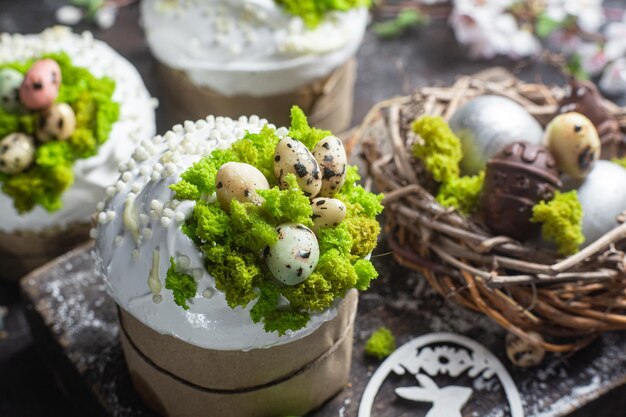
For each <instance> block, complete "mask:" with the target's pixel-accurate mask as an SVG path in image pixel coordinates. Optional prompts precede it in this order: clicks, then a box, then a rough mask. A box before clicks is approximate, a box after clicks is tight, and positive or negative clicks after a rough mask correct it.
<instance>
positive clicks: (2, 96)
mask: <svg viewBox="0 0 626 417" xmlns="http://www.w3.org/2000/svg"><path fill="white" fill-rule="evenodd" d="M23 81H24V76H23V75H22V74H21V73H20V72H19V71H16V70H14V69H11V68H5V69H3V70H0V106H2V108H3V109H4V110H6V111H7V112H9V113H14V112H16V111H18V110H19V109H20V107H21V104H20V86H21V85H22V82H23Z"/></svg>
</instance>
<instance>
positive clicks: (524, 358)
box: [505, 332, 546, 368]
mask: <svg viewBox="0 0 626 417" xmlns="http://www.w3.org/2000/svg"><path fill="white" fill-rule="evenodd" d="M528 337H529V339H530V340H529V339H522V338H520V337H518V336H516V335H515V334H513V333H507V335H506V339H505V345H506V356H508V358H509V360H510V361H511V363H512V364H513V365H515V366H518V367H520V368H529V367H531V366H537V365H539V364H540V363H541V362H543V358H544V357H545V356H546V351H545V349H544V348H542V347H541V344H542V343H543V337H541V335H540V334H539V333H537V332H529V333H528Z"/></svg>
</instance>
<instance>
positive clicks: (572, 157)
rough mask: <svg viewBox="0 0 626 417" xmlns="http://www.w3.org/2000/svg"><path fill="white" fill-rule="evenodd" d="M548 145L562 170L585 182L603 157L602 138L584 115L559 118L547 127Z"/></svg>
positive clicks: (545, 137)
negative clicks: (594, 165) (583, 179)
mask: <svg viewBox="0 0 626 417" xmlns="http://www.w3.org/2000/svg"><path fill="white" fill-rule="evenodd" d="M544 143H545V145H546V147H547V148H548V149H550V152H552V155H554V159H556V163H557V165H558V167H559V169H560V170H561V171H562V172H563V173H565V174H567V175H569V176H570V177H572V178H576V179H581V178H584V177H585V175H587V174H588V173H589V171H591V168H593V164H594V163H595V161H597V160H598V158H600V150H601V145H600V137H599V136H598V132H597V131H596V128H595V127H594V125H593V123H591V120H589V119H588V118H587V117H585V116H583V115H582V114H580V113H575V112H570V113H563V114H560V115H558V116H556V117H555V118H554V119H552V121H551V122H550V123H549V124H548V126H547V127H546V133H545V136H544Z"/></svg>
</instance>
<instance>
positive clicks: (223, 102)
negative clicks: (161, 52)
mask: <svg viewBox="0 0 626 417" xmlns="http://www.w3.org/2000/svg"><path fill="white" fill-rule="evenodd" d="M356 65H357V64H356V60H355V59H354V58H352V59H351V60H349V61H348V62H346V63H345V64H343V65H342V66H340V67H339V68H337V69H336V70H335V71H334V72H333V73H332V74H330V75H329V76H328V77H326V78H323V79H321V80H318V81H316V82H314V83H311V84H307V85H305V86H303V87H301V88H299V89H298V90H295V91H292V92H289V93H284V94H277V95H272V96H264V97H254V96H223V95H221V94H219V93H217V92H216V91H213V90H211V89H209V88H207V87H199V86H197V85H195V84H194V83H193V82H192V81H191V80H190V79H189V77H187V75H185V73H184V72H182V71H179V70H176V69H173V68H171V67H169V66H167V65H165V64H161V63H159V64H158V73H159V79H160V82H161V88H162V92H163V97H165V98H166V100H165V101H164V102H162V103H161V105H162V107H164V108H166V109H167V111H168V114H171V115H172V118H174V119H176V120H196V119H202V118H204V117H206V116H207V115H208V114H214V115H217V116H228V117H232V118H238V117H239V116H241V115H242V114H244V115H252V114H256V115H257V116H259V117H263V118H266V119H267V120H270V121H271V123H273V124H275V125H276V126H289V124H290V119H289V112H290V109H291V107H292V106H293V105H298V106H300V108H301V109H302V110H303V111H304V113H305V114H306V115H307V116H308V118H309V122H310V123H311V124H312V125H313V126H315V127H319V128H321V129H328V130H331V131H333V132H335V133H338V132H342V131H344V130H346V129H347V128H348V127H350V123H351V119H352V106H353V102H354V83H355V81H356Z"/></svg>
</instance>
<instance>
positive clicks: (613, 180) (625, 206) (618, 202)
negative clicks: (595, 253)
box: [566, 160, 626, 246]
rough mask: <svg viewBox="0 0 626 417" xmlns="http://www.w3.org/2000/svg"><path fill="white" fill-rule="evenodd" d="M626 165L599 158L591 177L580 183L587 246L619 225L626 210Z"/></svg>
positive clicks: (579, 192)
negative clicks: (619, 218) (619, 220)
mask: <svg viewBox="0 0 626 417" xmlns="http://www.w3.org/2000/svg"><path fill="white" fill-rule="evenodd" d="M625 184H626V169H624V168H622V167H621V166H619V165H617V164H615V163H613V162H609V161H604V160H599V161H596V163H595V164H594V167H593V169H592V170H591V172H589V174H587V177H586V178H585V179H584V180H583V181H582V182H580V183H578V184H572V183H570V184H566V186H567V188H568V189H571V188H578V190H577V193H578V199H579V200H580V205H581V206H582V209H583V234H584V236H585V242H584V243H583V246H587V245H589V244H590V243H592V242H594V241H595V240H597V239H598V238H599V237H601V236H603V235H604V234H605V233H607V232H608V231H610V230H611V229H613V228H614V227H617V226H618V224H619V223H618V222H617V216H618V215H619V214H620V213H622V212H623V211H624V210H626V186H625Z"/></svg>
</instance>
